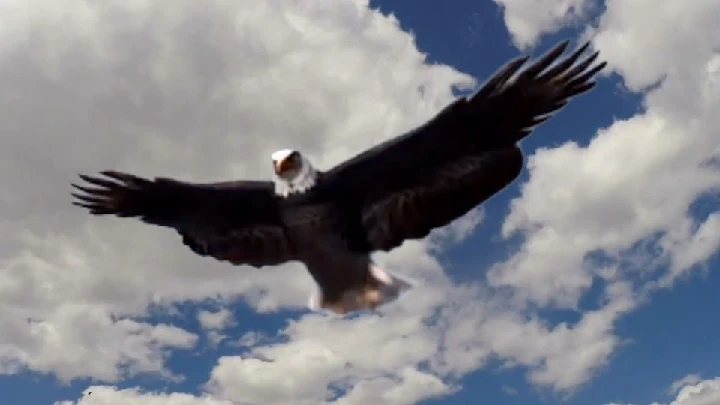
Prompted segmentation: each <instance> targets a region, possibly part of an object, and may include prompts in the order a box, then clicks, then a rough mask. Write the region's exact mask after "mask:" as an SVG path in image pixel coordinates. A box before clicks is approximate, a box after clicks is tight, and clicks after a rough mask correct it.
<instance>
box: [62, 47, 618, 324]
mask: <svg viewBox="0 0 720 405" xmlns="http://www.w3.org/2000/svg"><path fill="white" fill-rule="evenodd" d="M567 45H568V42H567V41H564V42H561V43H560V44H558V45H557V46H556V47H554V48H553V49H552V50H550V51H549V52H547V53H546V54H545V55H544V56H542V57H541V58H540V59H539V60H538V61H536V62H535V63H533V64H531V65H530V66H529V67H527V68H525V69H522V68H523V66H525V64H526V62H527V61H528V59H529V57H527V56H525V57H521V58H518V59H516V60H513V61H511V62H509V63H507V64H506V65H505V66H504V67H502V68H501V69H500V70H498V71H497V72H496V73H495V74H494V75H493V76H492V77H491V78H490V79H489V80H488V81H487V82H486V83H485V84H484V85H483V86H482V87H481V88H480V90H479V91H478V92H477V93H475V94H474V95H472V96H471V97H462V98H459V99H458V100H456V101H454V102H453V103H451V104H450V105H448V106H447V107H446V108H445V109H443V110H442V111H441V112H440V113H438V114H437V115H436V116H435V117H434V118H433V119H431V120H430V121H428V122H427V123H425V124H424V125H422V126H420V127H418V128H416V129H414V130H413V131H410V132H408V133H406V134H404V135H401V136H398V137H396V138H393V139H390V140H388V141H386V142H384V143H381V144H379V145H377V146H375V147H373V148H371V149H369V150H366V151H364V152H362V153H360V154H359V155H357V156H355V157H353V158H351V159H349V160H347V161H345V162H343V163H341V164H340V165H338V166H336V167H334V168H332V169H330V170H329V171H325V172H322V171H317V170H316V169H315V168H313V167H312V165H311V164H310V162H309V161H308V160H307V159H306V158H305V157H303V156H302V155H300V153H299V152H297V151H292V150H286V151H280V152H278V153H276V154H274V156H273V160H274V165H275V170H276V177H275V179H274V181H237V182H226V183H213V184H194V183H187V182H181V181H178V180H173V179H167V178H156V179H154V180H149V179H144V178H140V177H137V176H133V175H129V174H125V173H119V172H116V171H106V172H102V175H103V177H100V176H81V177H82V179H83V180H85V182H87V183H89V184H90V185H91V186H93V187H88V186H79V185H74V186H75V187H76V188H78V189H79V190H80V191H82V193H79V194H74V196H75V197H76V201H75V202H74V204H76V205H79V206H81V207H84V208H87V209H88V210H89V211H90V213H92V214H96V215H105V214H113V215H117V216H120V217H138V218H140V219H141V220H143V221H145V222H147V223H150V224H155V225H161V226H167V227H172V228H174V229H176V230H177V231H178V232H179V233H180V234H181V235H182V238H183V242H184V243H185V244H186V245H187V246H188V247H190V249H192V250H193V251H194V252H196V253H198V254H200V255H208V256H212V257H214V258H216V259H219V260H227V261H229V262H231V263H233V264H249V265H252V266H256V267H259V266H266V265H275V264H280V263H284V262H288V261H293V260H297V261H301V262H303V263H304V264H305V265H306V267H307V268H308V270H309V272H310V274H311V275H312V276H313V278H314V279H315V281H316V282H317V284H318V285H319V287H320V296H319V297H317V301H318V302H317V305H318V306H320V307H325V308H330V309H331V310H333V311H335V312H338V313H346V312H349V311H352V310H355V309H362V308H373V307H374V306H375V305H377V304H382V303H385V302H388V301H391V300H392V299H394V298H395V297H396V296H397V294H398V293H399V291H400V290H401V289H402V288H405V287H407V283H406V282H404V281H403V280H402V279H399V278H397V277H394V276H392V275H390V274H388V273H387V272H385V271H384V270H382V269H379V268H377V267H376V266H374V264H373V263H372V262H371V260H370V259H369V255H370V254H371V253H372V252H375V251H379V250H384V251H388V250H391V249H393V248H395V247H397V246H399V245H400V244H402V242H403V241H405V240H408V239H418V238H423V237H425V236H427V235H428V234H429V233H430V231H432V230H433V229H436V228H438V227H442V226H444V225H447V224H448V223H450V222H451V221H452V220H454V219H456V218H458V217H460V216H462V215H463V214H465V213H467V212H468V211H470V210H471V209H472V208H474V207H475V206H477V205H478V204H480V203H482V202H483V201H485V200H486V199H488V198H489V197H491V196H492V195H494V194H495V193H497V192H498V191H500V190H501V189H503V188H504V187H506V186H507V185H508V184H510V183H511V182H512V181H513V180H514V179H515V178H516V177H517V176H518V175H519V173H520V171H521V169H522V163H523V156H522V152H521V151H520V149H519V147H518V145H517V143H518V142H519V141H520V140H522V139H523V138H525V137H526V136H528V135H529V134H530V133H531V132H532V130H533V129H534V128H535V126H537V125H538V124H540V123H542V122H544V121H545V120H547V119H548V118H549V117H550V116H551V115H552V114H553V113H554V112H556V111H557V110H559V109H561V108H562V107H563V106H565V105H566V104H567V103H568V101H569V100H570V99H571V98H573V97H575V96H577V95H579V94H582V93H584V92H587V91H588V90H590V89H591V88H593V86H594V85H595V82H594V77H595V75H596V74H597V73H598V72H599V71H600V70H601V69H602V68H603V67H604V66H605V63H604V62H602V63H596V59H597V56H598V53H597V52H596V53H593V54H591V55H589V56H587V57H585V58H582V59H581V57H582V55H583V54H584V52H585V51H586V50H587V48H588V44H585V45H584V46H582V47H581V48H579V49H578V50H576V51H575V52H573V53H571V54H570V55H569V56H567V57H565V58H561V56H562V55H563V53H564V51H565V49H566V48H567ZM290 160H291V161H292V165H290V164H289V162H290ZM290 166H292V169H293V170H289V171H288V170H286V169H287V167H290ZM287 172H291V174H287ZM368 297H379V298H378V299H377V300H373V299H368Z"/></svg>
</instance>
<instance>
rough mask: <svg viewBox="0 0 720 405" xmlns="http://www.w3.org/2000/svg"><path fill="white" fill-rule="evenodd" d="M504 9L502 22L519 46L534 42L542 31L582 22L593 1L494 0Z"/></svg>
mask: <svg viewBox="0 0 720 405" xmlns="http://www.w3.org/2000/svg"><path fill="white" fill-rule="evenodd" d="M493 1H494V2H495V3H497V4H498V5H499V6H500V7H501V8H502V9H503V12H504V16H505V25H506V26H507V29H508V30H509V31H510V33H511V34H512V39H513V42H514V43H515V45H516V46H517V47H518V48H521V49H524V48H528V47H530V46H532V45H535V44H536V43H537V41H538V40H539V39H540V37H541V36H542V35H543V34H547V33H552V32H555V31H556V30H557V29H558V28H560V27H562V26H564V25H567V24H571V23H575V22H578V23H581V22H584V17H586V16H587V15H588V14H589V13H590V11H591V10H592V9H593V6H594V5H595V3H594V2H593V1H592V0H532V1H528V0H493Z"/></svg>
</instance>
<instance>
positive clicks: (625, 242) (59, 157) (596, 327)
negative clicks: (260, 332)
mask: <svg viewBox="0 0 720 405" xmlns="http://www.w3.org/2000/svg"><path fill="white" fill-rule="evenodd" d="M649 2H650V0H622V1H609V2H608V3H607V9H606V10H605V12H604V13H603V14H602V16H601V17H600V19H599V22H598V25H597V27H596V28H594V29H592V30H589V31H588V32H587V35H588V36H593V37H594V46H595V47H596V48H598V49H599V50H601V52H602V54H603V57H604V58H606V59H607V60H608V61H609V63H610V68H611V70H614V71H615V72H616V73H617V74H619V75H620V76H621V77H622V78H623V79H624V83H625V84H626V85H627V87H628V89H629V90H632V91H640V90H644V89H647V88H648V86H651V85H652V86H653V87H652V89H651V91H649V92H648V94H647V95H646V97H645V101H644V103H645V104H644V109H643V111H641V112H639V113H638V114H637V115H636V116H633V117H631V118H629V119H625V120H618V121H616V122H615V123H614V124H613V125H611V126H610V127H608V128H603V129H602V130H600V131H599V132H598V133H597V136H596V137H595V138H594V139H593V140H592V142H590V144H588V145H579V144H576V143H572V142H569V143H566V144H564V145H561V146H559V147H557V148H543V149H541V150H539V151H537V152H536V153H534V154H533V155H532V157H531V158H530V159H529V162H528V169H529V172H530V179H529V181H528V182H527V183H525V184H524V185H523V186H522V188H521V195H520V196H519V197H518V198H517V199H515V200H514V201H513V202H512V204H511V211H510V214H509V216H508V217H507V219H506V221H505V222H504V225H503V230H502V232H503V235H504V236H510V235H511V234H518V233H519V234H520V235H521V236H522V237H523V238H524V239H523V243H522V245H521V246H520V247H519V248H518V249H517V251H516V252H514V253H513V254H512V256H511V257H510V258H508V260H506V261H504V262H501V263H498V264H497V265H495V266H493V267H492V269H491V270H490V273H489V276H488V280H487V283H478V284H473V285H459V284H456V283H454V282H453V281H452V280H451V279H450V278H449V277H448V276H447V275H446V273H445V272H444V271H443V268H442V266H441V264H440V263H439V262H438V260H437V258H436V257H435V254H436V253H437V251H438V250H440V249H442V246H444V245H445V244H447V243H455V242H457V241H460V240H462V239H463V238H465V237H467V236H468V235H470V234H471V232H472V231H473V230H474V229H475V227H477V226H479V225H480V226H481V221H482V218H483V216H482V211H476V212H473V213H471V214H470V215H468V216H467V217H465V218H463V219H461V220H459V221H458V222H457V223H455V224H454V225H453V226H452V227H451V228H449V229H447V230H442V231H439V232H435V233H434V234H433V235H432V236H431V237H430V238H429V239H428V240H425V241H415V242H411V243H406V244H405V245H403V246H402V247H401V248H400V249H398V250H396V251H394V252H392V253H390V254H382V255H378V260H379V261H380V262H381V265H383V266H385V267H387V268H389V269H392V270H393V271H397V272H398V273H399V274H404V275H408V276H410V278H413V279H416V280H417V281H419V282H418V283H417V284H418V285H417V287H416V288H415V289H413V290H411V291H410V292H408V293H407V295H405V296H404V298H403V299H402V300H399V301H397V302H395V303H393V304H391V305H390V306H388V307H386V308H383V310H382V311H380V312H379V313H377V314H372V315H367V316H361V317H354V318H350V319H337V318H333V317H326V316H323V315H319V314H305V315H303V316H300V317H298V318H297V319H293V320H291V321H290V322H289V324H288V325H287V327H286V328H285V329H284V330H282V331H281V332H280V333H279V334H278V336H275V337H273V339H272V340H271V341H270V342H265V341H262V340H260V341H258V340H257V339H256V338H255V336H256V335H255V334H253V332H252V331H249V332H248V335H246V336H245V337H243V338H242V339H241V341H242V342H244V343H245V346H244V347H242V348H239V349H238V353H236V354H233V355H227V356H225V357H221V358H219V359H218V362H217V365H216V366H215V368H214V369H213V370H212V373H211V375H209V376H208V381H207V384H206V386H205V387H204V388H205V390H206V392H207V394H205V395H202V396H197V395H190V394H183V393H173V394H165V393H148V392H144V391H141V390H139V389H135V388H129V389H119V388H116V387H112V386H97V385H96V386H93V387H90V388H89V389H88V390H90V391H92V394H91V395H85V396H83V397H82V398H79V399H77V400H76V401H70V402H64V403H62V405H79V404H83V405H93V404H94V405H98V404H104V405H108V404H113V405H114V404H118V405H119V404H128V403H136V404H142V405H145V404H148V405H150V404H156V403H158V404H159V403H162V404H170V405H180V404H182V405H195V404H203V405H227V404H230V403H232V401H244V402H245V403H275V404H283V403H288V404H295V405H298V404H300V405H301V404H305V403H308V404H321V403H335V404H345V405H352V404H365V403H377V404H383V405H401V404H413V403H416V402H417V401H418V400H420V399H424V398H429V397H434V396H439V395H447V394H449V393H452V392H454V391H455V390H456V389H458V387H457V386H456V385H455V383H454V381H456V380H457V377H459V376H462V375H465V374H466V373H469V372H471V371H473V370H476V369H478V368H480V367H483V366H484V365H485V364H486V363H487V361H488V360H490V359H499V360H501V361H503V362H505V363H506V364H508V365H512V366H522V367H525V368H526V369H527V370H528V378H529V379H530V381H531V382H533V383H534V384H537V385H539V386H543V387H549V388H551V389H553V390H555V391H557V392H572V390H574V389H576V388H577V387H579V386H581V385H582V384H583V383H586V382H587V381H588V380H589V379H591V378H592V376H593V375H594V373H596V372H598V370H600V369H601V368H602V367H603V366H604V365H605V364H607V361H608V359H609V356H610V355H611V354H612V353H613V352H614V350H615V349H616V347H617V346H618V344H619V343H620V342H621V341H622V337H620V336H617V335H616V334H615V333H614V330H613V326H614V323H615V321H616V320H617V319H618V317H620V316H622V315H623V314H625V313H627V312H628V311H631V310H633V309H634V308H636V307H637V305H639V304H640V303H641V302H643V301H642V299H643V298H645V297H647V294H648V293H649V292H651V291H652V290H653V289H655V288H658V287H667V286H670V285H672V283H673V282H674V281H675V280H676V279H677V278H678V277H680V276H682V275H685V274H687V273H688V272H689V271H690V270H691V269H693V268H694V267H693V266H695V265H696V264H701V263H703V262H704V261H706V260H707V259H708V258H709V257H710V255H711V254H713V253H715V252H716V251H717V250H718V246H719V244H720V220H719V219H718V218H720V217H719V216H718V214H717V213H710V214H708V215H704V216H703V217H698V216H697V215H695V214H694V213H693V212H692V210H691V207H692V204H693V203H694V202H695V201H696V200H697V199H698V198H700V197H702V196H704V195H708V194H709V193H713V192H716V191H717V187H718V185H719V184H718V179H720V176H718V173H717V170H718V167H717V164H716V161H717V158H718V151H720V144H718V141H717V137H713V134H715V133H716V131H717V129H720V122H718V118H716V116H715V115H714V114H712V112H713V111H717V107H718V102H719V100H720V90H719V89H720V87H718V86H717V85H716V84H717V82H718V80H719V79H720V76H719V75H720V73H719V72H720V62H718V61H720V58H719V57H718V56H717V54H716V53H715V51H714V50H715V49H718V46H720V35H718V32H717V28H715V25H712V24H711V23H710V22H712V21H717V20H718V17H720V6H718V5H715V4H713V3H712V2H684V3H682V4H684V5H683V6H677V5H676V7H684V8H683V10H682V14H683V15H684V16H685V18H686V19H687V21H685V24H683V25H681V26H680V27H679V28H678V24H676V23H672V24H671V21H670V19H671V17H672V16H674V15H677V11H676V10H674V9H671V8H670V7H669V6H665V7H659V6H658V5H656V4H655V3H653V5H652V7H650V6H649ZM176 3H177V4H175V3H174V4H173V6H172V7H170V6H169V5H168V4H166V3H162V2H153V1H150V0H134V1H120V0H108V1H104V2H71V3H67V2H65V3H57V4H56V5H49V4H46V3H43V4H42V7H40V6H39V5H40V3H39V0H25V1H23V2H20V1H15V2H8V3H7V5H6V7H5V8H4V12H3V13H2V15H0V21H2V24H0V30H4V31H3V34H4V35H3V38H6V40H4V41H3V43H2V45H0V83H1V84H2V87H3V92H2V93H0V107H1V108H2V110H3V111H4V112H5V114H6V115H5V119H3V120H2V121H0V130H2V132H3V134H5V137H4V138H3V140H2V142H4V143H5V144H4V145H3V146H5V147H3V148H0V162H1V163H0V164H1V165H2V169H3V170H0V181H2V182H3V184H5V185H6V187H7V188H9V189H12V190H13V191H14V193H13V194H9V195H4V196H2V197H0V218H1V219H0V221H2V225H3V226H4V229H5V230H6V232H4V233H3V234H2V235H0V241H1V242H2V243H0V342H3V343H2V345H0V373H3V374H13V373H17V372H19V371H20V370H22V369H25V368H27V369H30V370H32V371H36V372H43V373H51V374H53V375H55V376H57V377H58V378H59V379H61V380H64V381H69V380H72V379H75V378H82V377H92V378H95V379H97V380H100V381H101V382H102V383H107V384H115V383H118V382H119V381H121V380H122V379H123V378H126V377H128V376H132V375H135V374H138V373H152V374H153V375H156V376H160V377H161V378H170V379H173V378H179V377H180V376H177V375H175V373H174V372H173V370H170V369H168V367H167V365H166V359H167V356H169V355H170V354H171V353H172V352H173V351H175V350H191V349H194V348H195V347H196V346H197V342H198V336H197V335H195V334H194V333H192V332H190V331H187V330H183V329H181V328H179V327H177V326H173V325H169V324H158V323H156V322H154V321H153V320H152V317H150V316H149V310H150V309H153V310H160V311H163V310H169V309H170V308H171V307H172V305H173V304H174V303H178V302H184V301H187V300H196V301H200V300H206V299H221V300H223V301H229V300H233V299H236V298H240V299H243V300H245V301H246V302H247V303H248V304H249V305H251V306H252V307H253V308H254V309H256V310H258V311H261V312H271V311H276V310H280V309H288V308H298V307H304V306H305V303H306V301H307V296H308V294H309V293H310V291H311V289H312V282H311V279H310V277H309V275H307V274H306V272H305V271H304V270H302V269H301V268H299V267H298V266H293V265H287V266H280V267H278V268H271V269H259V270H256V269H249V268H236V267H232V266H228V265H227V264H224V263H217V262H214V261H212V260H209V259H203V258H199V257H197V256H195V255H193V254H192V253H191V252H189V251H188V250H187V249H186V248H184V247H183V246H182V244H181V243H180V241H179V238H178V237H177V235H175V234H174V233H172V232H171V231H169V230H166V229H159V228H153V227H150V226H147V225H144V224H141V223H139V222H136V221H127V220H119V219H116V218H108V219H100V218H89V217H88V216H87V215H86V214H85V213H84V212H82V211H80V210H75V209H73V207H71V206H70V205H69V195H68V192H69V187H68V186H69V183H70V182H71V181H73V180H74V178H75V177H74V176H75V174H76V173H77V172H94V171H97V170H103V169H107V168H114V169H119V170H125V171H128V172H131V173H136V174H139V175H143V176H169V177H175V178H180V179H184V180H190V181H211V180H219V179H230V178H266V177H268V176H269V173H270V166H269V155H270V153H271V152H272V151H274V150H277V149H281V148H284V147H287V146H292V147H294V148H298V149H301V150H303V152H304V153H305V154H307V155H308V156H309V157H310V159H312V160H313V162H314V163H315V164H316V165H317V166H319V167H329V166H331V165H332V164H334V163H337V162H339V161H340V160H342V159H344V158H346V157H348V156H350V155H352V154H353V153H355V152H358V151H360V150H362V149H363V148H366V147H368V146H370V145H372V144H374V143H376V142H378V141H380V140H383V139H386V138H388V137H390V136H394V135H397V134H399V133H401V132H403V131H405V130H407V129H410V128H412V127H413V126H415V125H418V124H420V123H422V122H424V121H425V120H427V119H429V118H430V117H431V116H432V115H433V114H434V113H435V112H437V111H438V110H439V109H441V108H442V107H444V106H445V105H446V104H447V103H449V102H450V101H451V100H452V98H453V93H452V90H453V88H454V87H468V86H470V85H472V84H473V79H472V78H471V77H469V76H467V75H465V74H463V73H461V72H458V71H456V70H455V69H453V68H451V67H449V66H445V65H441V64H434V65H430V64H427V63H426V62H425V59H424V55H423V54H422V53H420V52H419V51H418V50H417V48H416V46H415V43H414V41H413V38H412V36H411V35H409V34H408V33H405V32H403V31H402V30H401V29H400V28H399V26H398V24H397V22H396V21H395V20H394V19H393V18H391V17H387V16H384V15H382V14H380V13H379V12H377V11H374V10H370V9H369V8H368V4H367V1H363V0H341V1H337V0H316V1H313V2H291V1H286V0H276V1H273V2H271V3H263V2H255V1H249V0H240V1H238V0H233V1H229V0H211V1H206V2H203V3H202V5H200V4H199V3H197V2H192V1H190V0H178V1H177V2H176ZM502 3H503V4H504V6H505V8H504V12H505V18H506V21H507V22H508V28H509V30H510V32H511V33H512V34H513V35H514V38H515V41H516V43H517V44H519V45H529V44H532V43H534V42H535V41H536V40H537V39H538V38H539V36H540V35H541V34H543V33H550V32H554V31H555V30H557V29H559V28H561V27H562V26H564V25H565V24H567V23H568V22H571V21H574V20H576V19H579V18H582V16H583V15H585V14H583V12H580V10H586V6H587V2H582V1H574V0H573V1H567V0H562V1H560V0H558V1H545V2H533V4H534V6H533V7H540V9H538V10H535V11H537V12H532V13H530V12H529V10H531V8H528V7H526V6H527V4H528V3H527V2H522V1H517V0H515V1H510V0H505V1H503V2H502ZM701 3H702V4H701ZM53 7H56V9H53ZM60 8H62V10H61V9H60ZM524 10H528V13H525V11H524ZM638 10H643V11H642V13H640V12H639V11H638ZM648 13H653V15H652V16H651V17H652V18H648ZM649 21H654V24H655V23H658V24H661V25H660V26H668V27H669V28H668V29H667V32H663V31H662V30H658V29H656V28H654V29H649V27H648V26H644V25H643V24H644V23H646V24H649V23H650V22H649ZM663 21H665V24H666V25H662V22H663ZM697 27H704V28H706V29H707V32H708V33H710V34H711V35H709V36H708V38H707V39H705V40H703V41H702V44H703V45H702V46H698V41H697V38H696V34H694V31H693V29H694V28H697ZM618 38H625V39H626V40H623V41H622V42H619V41H618ZM669 39H672V40H669ZM698 94H701V95H702V96H701V97H698V96H697V95H698ZM556 119H562V113H561V115H560V116H558V117H557V118H556ZM594 130H595V129H594V128H587V131H588V134H590V133H592V131H594ZM598 252H600V253H601V254H602V260H594V259H593V257H595V256H593V255H597V254H598ZM481 270H482V271H484V270H485V269H478V273H479V274H482V273H481ZM639 274H647V275H648V276H647V277H637V275H639ZM638 280H640V281H638ZM593 282H602V283H603V284H602V285H603V288H602V292H601V300H600V302H599V303H598V305H597V307H595V308H590V309H584V310H582V313H581V314H580V315H581V316H580V319H579V321H578V322H576V323H571V324H568V323H562V324H558V325H554V324H552V323H551V322H549V321H548V320H547V319H544V318H543V317H542V316H541V315H539V313H538V312H536V311H535V309H534V308H537V307H540V308H557V307H561V308H570V309H578V302H579V300H580V299H581V298H582V297H583V296H585V295H586V294H587V293H588V290H589V287H590V285H591V284H592V283H593ZM578 310H579V309H578ZM579 311H580V310H579ZM223 314H224V312H223ZM208 315H209V316H208ZM216 315H217V314H215V315H212V314H202V313H201V314H199V315H198V317H199V319H200V322H202V323H203V324H204V325H205V327H206V328H207V329H209V330H210V332H216V333H218V336H216V339H215V340H214V341H215V342H216V343H217V342H218V341H219V339H221V337H220V335H219V333H220V331H221V330H222V327H223V326H225V325H226V323H225V320H227V319H229V318H226V317H225V316H224V315H223V316H222V317H218V316H216ZM236 321H237V323H238V324H242V320H241V319H238V320H236ZM210 332H208V333H210ZM209 336H210V335H209ZM211 341H213V339H212V338H211ZM60 348H62V350H59V349H60ZM250 377H252V378H250ZM278 381H282V384H279V383H278ZM682 405H687V404H685V403H682Z"/></svg>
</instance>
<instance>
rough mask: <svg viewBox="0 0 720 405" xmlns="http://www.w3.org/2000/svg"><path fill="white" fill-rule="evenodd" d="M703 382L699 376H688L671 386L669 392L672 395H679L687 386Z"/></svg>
mask: <svg viewBox="0 0 720 405" xmlns="http://www.w3.org/2000/svg"><path fill="white" fill-rule="evenodd" d="M702 380H703V379H702V377H700V375H699V374H688V375H686V376H685V377H683V378H681V379H679V380H675V381H673V383H672V384H670V389H669V391H670V393H671V394H677V393H678V391H680V389H681V388H683V387H685V386H686V385H695V384H697V383H699V382H701V381H702Z"/></svg>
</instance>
